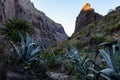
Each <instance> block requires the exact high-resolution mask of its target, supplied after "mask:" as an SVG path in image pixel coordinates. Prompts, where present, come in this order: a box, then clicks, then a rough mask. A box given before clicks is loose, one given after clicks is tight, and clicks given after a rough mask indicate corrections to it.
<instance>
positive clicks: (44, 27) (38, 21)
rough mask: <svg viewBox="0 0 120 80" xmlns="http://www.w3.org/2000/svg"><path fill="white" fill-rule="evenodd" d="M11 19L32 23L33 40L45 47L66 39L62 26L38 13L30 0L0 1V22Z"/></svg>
mask: <svg viewBox="0 0 120 80" xmlns="http://www.w3.org/2000/svg"><path fill="white" fill-rule="evenodd" d="M12 18H19V19H26V20H27V21H29V22H30V23H32V25H33V26H34V29H35V35H34V39H36V40H38V41H41V42H42V43H43V44H44V45H45V46H50V45H51V44H53V43H54V42H57V41H62V40H65V39H66V38H67V35H66V33H65V31H64V29H63V27H62V25H60V24H58V23H55V22H54V21H53V20H51V19H50V18H48V17H47V16H46V15H45V14H44V13H43V12H41V11H38V10H37V9H36V8H35V7H34V5H33V3H31V2H30V0H0V22H4V21H5V20H7V19H12Z"/></svg>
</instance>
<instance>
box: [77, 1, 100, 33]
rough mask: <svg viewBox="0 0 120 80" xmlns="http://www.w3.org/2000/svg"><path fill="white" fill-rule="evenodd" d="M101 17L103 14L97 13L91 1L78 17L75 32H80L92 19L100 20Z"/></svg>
mask: <svg viewBox="0 0 120 80" xmlns="http://www.w3.org/2000/svg"><path fill="white" fill-rule="evenodd" d="M101 18H102V16H101V15H99V14H98V13H96V12H95V11H94V9H93V8H91V5H90V3H86V4H85V5H84V6H83V8H82V10H81V11H80V14H79V15H78V17H77V18H76V24H75V33H76V32H79V31H80V30H81V28H82V27H85V26H86V25H88V24H90V23H91V22H92V21H94V20H99V19H101Z"/></svg>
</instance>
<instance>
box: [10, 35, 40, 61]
mask: <svg viewBox="0 0 120 80" xmlns="http://www.w3.org/2000/svg"><path fill="white" fill-rule="evenodd" d="M26 36H27V37H26V40H25V39H24V36H23V35H22V34H21V33H20V39H21V42H20V44H19V45H18V46H17V45H15V44H14V43H13V42H10V43H11V45H12V47H13V49H14V51H15V52H16V53H17V54H18V56H19V58H20V59H21V60H23V61H28V62H30V61H32V60H34V59H35V57H36V55H37V54H38V52H39V51H40V50H42V47H40V46H38V45H37V44H36V43H34V42H33V40H32V38H31V37H30V36H29V34H26Z"/></svg>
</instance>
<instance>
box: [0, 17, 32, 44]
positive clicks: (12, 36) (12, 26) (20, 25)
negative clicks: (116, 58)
mask: <svg viewBox="0 0 120 80" xmlns="http://www.w3.org/2000/svg"><path fill="white" fill-rule="evenodd" d="M19 32H20V33H22V34H23V35H24V36H25V34H26V32H27V33H29V34H33V32H34V31H33V27H32V26H31V25H30V23H28V22H27V21H26V20H22V19H10V20H8V21H6V22H5V24H4V27H3V28H2V29H1V32H0V33H1V34H2V35H4V38H5V39H6V40H8V41H14V42H16V43H17V42H19V41H20V37H19Z"/></svg>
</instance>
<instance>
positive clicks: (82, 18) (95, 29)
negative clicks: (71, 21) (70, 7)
mask: <svg viewBox="0 0 120 80" xmlns="http://www.w3.org/2000/svg"><path fill="white" fill-rule="evenodd" d="M119 36H120V6H119V7H117V8H116V9H115V10H113V11H111V12H109V13H108V14H107V15H105V16H101V15H99V14H98V13H96V12H94V10H92V11H91V10H88V11H83V10H81V12H80V14H79V15H78V17H77V18H76V26H75V32H74V34H73V35H72V37H69V38H68V40H66V41H64V42H62V43H59V44H56V45H55V46H53V48H55V50H59V49H60V50H61V48H63V47H64V49H66V48H68V49H69V48H70V47H71V46H76V47H77V48H78V49H80V50H82V49H84V48H90V50H92V49H96V48H97V45H98V44H99V43H102V42H109V41H110V42H111V41H115V40H117V39H118V37H119Z"/></svg>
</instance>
